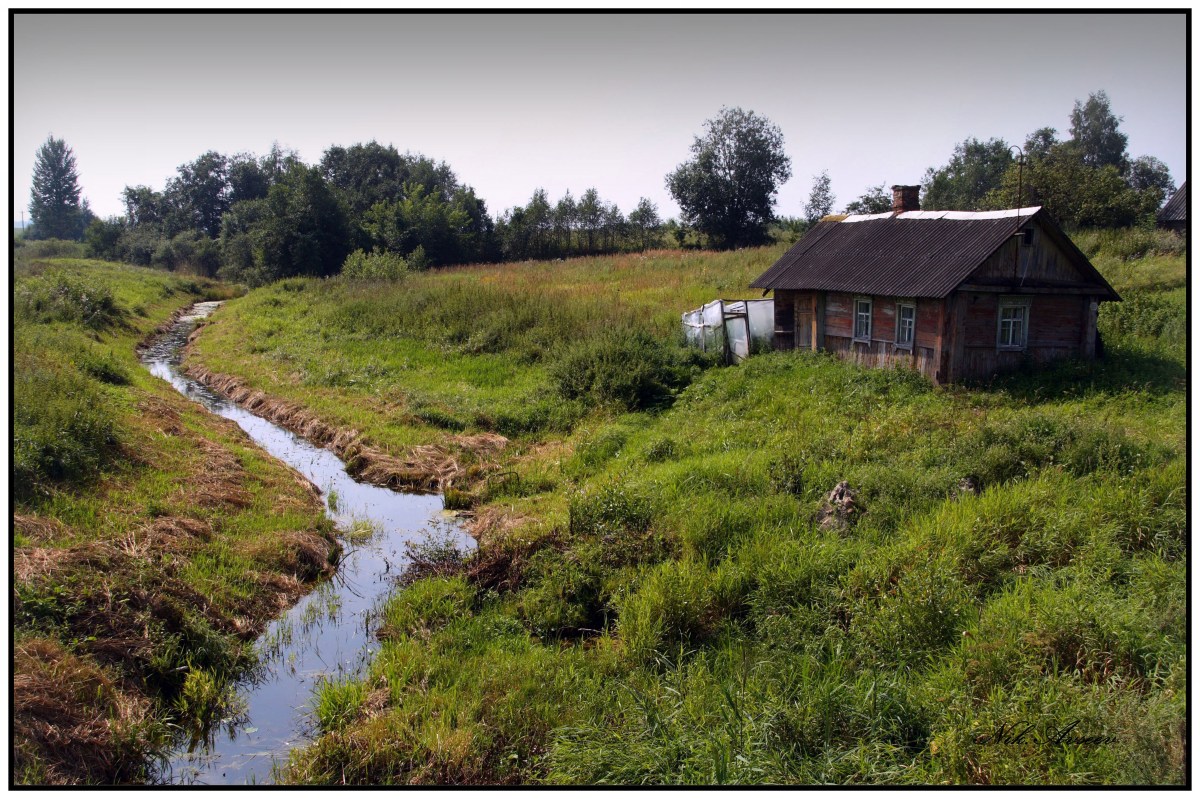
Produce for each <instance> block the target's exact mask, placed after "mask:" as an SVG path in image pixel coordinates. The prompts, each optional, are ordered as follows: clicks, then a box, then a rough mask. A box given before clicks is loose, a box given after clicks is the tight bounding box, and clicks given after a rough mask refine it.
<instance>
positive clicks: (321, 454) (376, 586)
mask: <svg viewBox="0 0 1200 799" xmlns="http://www.w3.org/2000/svg"><path fill="white" fill-rule="evenodd" d="M219 305H220V303H219V302H204V303H198V304H197V305H196V306H195V307H194V308H193V310H192V312H191V313H189V314H187V315H184V316H182V317H181V318H180V319H179V321H178V323H177V324H176V325H175V326H174V327H173V328H172V329H171V330H170V331H169V332H168V333H166V334H164V335H163V336H162V337H161V338H160V339H159V340H157V341H156V342H154V344H153V345H152V346H151V347H150V348H149V349H147V350H146V351H145V352H144V354H143V356H142V360H143V363H144V364H145V365H146V367H147V368H148V369H149V370H150V372H151V373H152V374H154V375H156V376H158V377H161V378H163V379H164V380H166V381H168V382H169V383H170V384H171V385H172V386H174V387H175V388H176V389H177V390H178V391H180V392H181V393H182V394H184V395H185V396H187V397H189V398H190V399H192V400H194V401H196V402H198V403H200V404H201V405H203V406H204V407H205V408H207V409H208V410H210V411H212V412H213V413H215V414H217V415H219V416H222V417H225V418H227V419H230V420H232V421H233V422H235V423H236V424H237V425H238V426H240V427H241V428H242V429H243V430H244V431H246V433H247V434H248V435H249V436H250V438H251V439H253V440H254V441H255V443H257V444H258V445H259V446H260V447H262V448H263V449H264V450H265V451H266V452H268V453H269V454H271V455H273V456H274V457H276V458H278V459H279V460H281V461H283V462H284V463H286V464H288V465H289V466H291V467H292V468H294V469H296V470H297V471H298V472H300V473H301V474H302V475H304V476H305V477H306V478H308V480H310V481H311V482H312V483H313V484H314V485H318V486H321V487H322V488H323V489H324V491H325V494H326V497H327V502H326V507H327V513H328V515H329V516H330V518H331V519H333V520H334V521H335V522H336V523H337V525H338V527H339V529H341V530H344V531H348V532H346V533H343V540H342V544H343V547H344V554H343V558H342V561H341V563H340V564H339V566H338V571H337V574H336V575H335V576H334V577H333V579H331V580H330V581H328V582H326V583H323V584H321V585H320V586H318V587H317V589H316V590H314V591H312V592H311V593H309V594H308V595H307V596H305V597H304V598H303V599H302V600H301V601H300V602H299V603H297V604H296V605H295V606H293V607H292V608H291V609H290V610H288V611H287V613H286V614H285V615H284V616H283V617H282V618H280V619H278V620H277V621H275V622H274V623H272V624H271V625H270V627H268V629H267V630H266V632H265V633H264V634H263V635H262V636H261V637H260V638H259V640H258V641H257V642H256V645H255V648H256V651H257V653H258V656H259V657H258V665H257V667H256V668H255V670H254V671H253V673H252V674H250V675H248V676H247V677H246V678H245V679H244V680H243V681H242V682H241V683H240V684H239V685H238V695H237V696H236V697H230V698H228V699H227V700H226V701H223V702H221V703H217V706H218V707H219V708H220V712H219V713H217V714H216V716H219V717H214V718H212V719H211V723H210V724H209V725H208V726H207V727H206V729H203V730H197V731H195V732H193V733H192V734H191V735H189V736H188V738H189V740H188V741H187V742H186V745H184V746H183V747H181V748H180V749H178V750H177V751H176V752H174V753H173V755H172V757H171V759H170V768H169V769H168V770H167V774H166V775H165V776H166V780H167V781H170V782H174V783H179V784H192V785H219V784H224V785H245V784H252V783H262V782H269V781H271V780H272V778H273V775H274V769H275V768H276V765H277V764H278V763H282V762H283V761H285V760H286V759H287V756H288V752H289V750H290V749H291V748H292V747H293V746H295V745H297V744H299V743H302V742H303V741H304V739H305V736H306V733H307V732H308V731H309V729H310V727H311V726H312V721H311V718H312V714H313V712H314V710H317V708H315V707H314V703H313V699H312V697H313V696H314V692H315V690H316V689H317V688H318V687H319V686H321V685H322V684H324V683H343V682H346V681H348V680H352V679H354V678H356V677H359V676H360V675H361V673H362V672H363V669H364V667H365V665H366V664H368V663H369V662H370V659H371V657H372V656H373V654H374V653H375V651H376V650H377V649H378V644H377V642H376V640H375V636H374V629H375V626H376V619H377V617H378V613H379V605H380V603H381V601H382V599H383V598H385V597H386V595H387V594H388V593H389V591H390V590H391V588H392V586H393V582H394V579H395V578H396V577H398V576H399V574H400V573H401V572H402V571H403V569H404V567H405V563H406V560H407V556H406V554H405V544H406V543H408V542H412V541H417V540H419V539H421V538H422V537H423V536H435V537H440V538H442V539H444V540H445V541H446V542H447V543H449V544H452V545H453V546H456V547H458V548H459V549H467V548H470V547H472V546H473V545H474V542H473V540H472V539H471V538H470V537H469V536H468V535H466V534H465V533H463V532H462V531H460V530H459V529H458V528H457V527H456V526H455V525H454V524H453V522H451V521H450V520H449V519H448V518H446V517H443V516H442V515H441V514H442V499H441V497H440V496H437V495H418V494H403V493H397V492H394V491H391V490H389V489H385V488H379V487H377V486H372V485H366V484H362V483H358V482H355V481H354V480H353V479H352V478H351V477H350V476H349V475H348V474H346V471H345V467H344V465H343V464H342V462H341V461H340V460H338V458H337V457H336V456H335V455H334V454H333V453H332V452H329V451H328V450H325V449H322V448H320V447H317V446H314V445H313V444H311V443H309V442H308V441H306V440H304V439H303V438H301V437H299V436H297V435H295V434H293V433H290V432H288V431H287V430H284V429H283V428H281V427H278V426H276V425H274V424H272V423H270V422H268V421H266V420H264V419H261V418H259V417H257V416H255V415H254V414H252V413H250V412H249V411H246V410H244V409H242V408H240V407H238V406H237V405H235V404H234V403H232V402H229V401H228V400H225V399H224V398H222V397H220V396H219V395H217V394H215V393H213V392H212V391H210V390H208V389H207V388H205V387H203V386H201V385H200V384H198V383H196V382H195V381H193V380H190V379H188V378H187V377H184V376H183V375H182V374H181V373H180V371H179V369H178V366H179V360H180V357H181V350H182V347H183V345H184V344H185V343H186V341H187V337H188V334H189V333H190V332H191V331H192V329H193V328H194V327H195V325H196V323H197V322H198V321H199V320H200V319H203V318H205V317H207V316H208V315H209V314H211V313H212V312H213V311H214V310H215V309H216V308H217V307H218V306H219ZM197 690H199V688H197Z"/></svg>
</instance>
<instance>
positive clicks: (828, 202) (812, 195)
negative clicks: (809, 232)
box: [804, 170, 836, 225]
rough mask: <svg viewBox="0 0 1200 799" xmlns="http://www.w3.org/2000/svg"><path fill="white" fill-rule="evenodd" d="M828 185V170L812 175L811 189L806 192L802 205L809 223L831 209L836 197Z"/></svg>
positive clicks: (826, 213)
mask: <svg viewBox="0 0 1200 799" xmlns="http://www.w3.org/2000/svg"><path fill="white" fill-rule="evenodd" d="M829 186H830V181H829V170H823V171H822V172H821V174H819V175H813V184H812V191H810V192H809V193H808V202H807V203H806V204H805V205H804V218H805V219H806V220H807V221H808V223H809V224H810V225H811V224H813V223H814V222H816V221H818V220H819V219H820V218H821V217H823V216H826V215H828V214H829V213H831V212H832V211H833V201H834V200H835V199H836V198H835V197H834V196H833V192H832V191H831V190H830V188H829Z"/></svg>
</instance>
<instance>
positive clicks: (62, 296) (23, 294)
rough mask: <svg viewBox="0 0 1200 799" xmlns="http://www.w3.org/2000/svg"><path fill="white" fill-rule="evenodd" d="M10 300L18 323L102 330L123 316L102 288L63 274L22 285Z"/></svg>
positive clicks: (110, 296) (110, 295) (121, 310)
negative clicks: (76, 325) (57, 323)
mask: <svg viewBox="0 0 1200 799" xmlns="http://www.w3.org/2000/svg"><path fill="white" fill-rule="evenodd" d="M14 300H15V301H16V302H15V305H16V313H17V316H18V317H19V318H20V319H21V321H29V322H71V323H75V324H79V325H83V326H84V327H87V328H90V329H92V330H102V329H104V328H106V327H108V326H109V325H113V324H116V323H118V322H120V321H121V320H122V318H123V317H124V316H125V309H124V308H122V307H121V306H120V305H118V304H117V301H116V300H115V299H114V298H113V295H112V292H111V291H110V290H109V289H108V288H107V287H106V286H102V285H94V284H88V283H85V282H84V281H83V280H80V279H79V278H77V277H74V276H71V275H68V274H66V273H65V272H57V273H48V274H45V275H42V276H40V277H36V278H31V279H29V280H27V281H24V282H22V284H21V285H20V286H19V287H18V288H17V290H16V292H15V296H14Z"/></svg>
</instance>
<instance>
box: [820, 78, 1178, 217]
mask: <svg viewBox="0 0 1200 799" xmlns="http://www.w3.org/2000/svg"><path fill="white" fill-rule="evenodd" d="M1070 123H1071V124H1070V128H1069V130H1068V131H1067V136H1066V137H1065V138H1062V139H1060V138H1059V137H1058V131H1057V130H1056V129H1055V128H1053V127H1043V128H1038V129H1037V130H1035V131H1033V132H1032V133H1030V134H1029V135H1028V136H1026V137H1025V140H1024V142H1023V143H1022V144H1021V145H1020V146H1017V145H1013V144H1010V143H1009V142H1007V141H1005V140H1004V139H1001V138H991V139H988V140H986V141H980V140H979V139H977V138H967V139H965V140H963V141H962V142H960V143H958V144H957V145H956V146H955V148H954V152H953V153H952V154H951V156H950V160H949V161H948V162H947V163H946V164H943V165H941V166H933V167H929V169H928V170H926V172H925V175H924V179H923V180H922V183H921V207H922V208H925V209H929V210H939V211H991V210H1000V209H1005V208H1015V207H1017V206H1018V205H1020V206H1034V205H1040V206H1042V207H1044V208H1045V209H1046V210H1047V211H1048V212H1049V213H1050V215H1051V216H1053V217H1054V218H1055V219H1056V220H1057V221H1058V223H1059V224H1060V225H1062V226H1063V227H1064V228H1066V229H1068V230H1078V229H1082V228H1120V227H1131V226H1134V225H1140V224H1152V223H1153V219H1154V215H1155V213H1156V212H1157V211H1158V209H1159V208H1161V207H1162V204H1163V202H1164V201H1165V200H1166V199H1167V198H1168V197H1170V196H1171V194H1172V193H1173V192H1174V191H1175V182H1174V181H1173V180H1172V179H1171V174H1170V171H1169V170H1168V169H1167V166H1166V164H1164V163H1163V162H1162V161H1160V160H1159V159H1157V158H1155V157H1154V156H1151V155H1142V156H1138V157H1136V158H1135V157H1133V156H1132V155H1131V154H1130V153H1129V151H1128V142H1129V137H1128V136H1127V135H1126V134H1125V133H1123V132H1121V130H1120V123H1121V117H1118V116H1117V115H1116V114H1114V113H1113V111H1112V105H1111V102H1110V100H1109V98H1108V95H1107V94H1106V93H1105V92H1104V91H1103V90H1101V91H1098V92H1095V93H1093V94H1090V95H1089V96H1088V99H1087V100H1086V101H1082V100H1076V101H1075V105H1074V108H1073V109H1072V110H1071V114H1070ZM1022 157H1023V159H1024V163H1019V159H1020V158H1022ZM819 184H820V178H819V177H818V179H816V180H815V181H814V186H813V195H812V196H813V197H818V196H819V195H820V194H821V192H820V189H821V186H820V185H819ZM826 188H827V184H826ZM1018 195H1019V196H1018ZM810 202H812V201H811V200H810ZM824 207H825V208H826V209H827V210H826V211H825V213H829V210H830V209H831V208H832V198H830V201H829V202H828V203H827V205H825V206H824ZM891 207H892V197H891V194H890V193H889V192H886V191H885V187H884V184H883V183H880V184H879V185H877V186H871V187H869V188H868V189H867V190H866V192H864V193H863V194H862V195H861V196H859V197H858V198H856V199H855V200H853V201H851V202H850V203H848V204H847V205H846V207H845V211H846V213H863V214H871V213H881V212H883V211H889V210H891ZM818 218H819V217H818Z"/></svg>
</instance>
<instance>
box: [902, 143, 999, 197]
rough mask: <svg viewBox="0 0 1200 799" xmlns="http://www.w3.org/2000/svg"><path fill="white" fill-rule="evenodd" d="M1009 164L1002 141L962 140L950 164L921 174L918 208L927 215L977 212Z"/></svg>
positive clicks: (997, 185) (955, 149)
mask: <svg viewBox="0 0 1200 799" xmlns="http://www.w3.org/2000/svg"><path fill="white" fill-rule="evenodd" d="M1012 162H1013V156H1012V153H1011V152H1009V149H1008V143H1007V142H1006V141H1004V140H1003V139H988V140H987V141H985V142H984V141H980V140H979V139H975V138H971V139H966V140H964V141H962V142H960V143H959V144H957V145H955V147H954V154H953V155H952V156H951V157H950V163H948V164H946V165H945V166H943V167H940V168H937V169H935V168H933V167H930V168H929V169H928V170H927V171H926V172H925V180H924V183H923V188H924V189H925V193H924V196H923V198H922V200H921V207H922V208H925V209H928V210H930V211H978V210H979V209H980V208H981V207H982V202H983V198H984V197H986V196H987V195H988V192H990V191H993V190H995V189H996V188H997V187H999V186H1000V184H1001V182H1002V181H1003V180H1004V173H1005V172H1006V171H1007V170H1008V166H1009V164H1011V163H1012ZM889 207H890V204H889Z"/></svg>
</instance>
